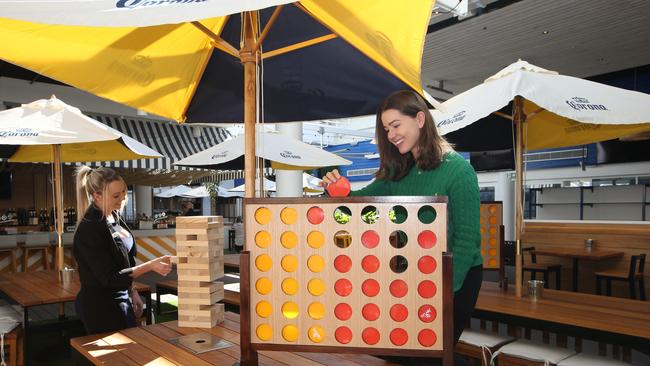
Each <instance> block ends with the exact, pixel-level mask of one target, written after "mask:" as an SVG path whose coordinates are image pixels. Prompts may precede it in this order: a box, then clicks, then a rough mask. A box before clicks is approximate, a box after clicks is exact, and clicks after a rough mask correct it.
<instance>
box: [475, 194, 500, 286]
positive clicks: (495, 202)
mask: <svg viewBox="0 0 650 366" xmlns="http://www.w3.org/2000/svg"><path fill="white" fill-rule="evenodd" d="M489 205H497V206H499V211H500V212H499V215H498V216H499V220H498V222H497V223H496V224H491V225H490V224H489V223H482V224H481V228H489V227H490V226H496V227H498V231H499V232H498V234H497V237H498V239H497V240H498V241H499V242H498V245H497V249H498V251H499V253H498V261H499V263H498V264H497V266H494V267H491V266H489V265H487V264H486V256H485V255H483V270H486V271H497V272H498V275H499V283H501V282H502V281H503V279H504V277H505V267H504V266H505V253H504V245H505V236H504V235H505V226H504V225H503V201H481V208H483V207H484V206H485V207H488V206H489ZM481 217H483V209H481ZM481 250H484V246H483V234H481Z"/></svg>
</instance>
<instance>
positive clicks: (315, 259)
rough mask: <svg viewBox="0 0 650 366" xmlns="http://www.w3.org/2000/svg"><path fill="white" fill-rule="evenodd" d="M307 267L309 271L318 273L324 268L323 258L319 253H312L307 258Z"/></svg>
mask: <svg viewBox="0 0 650 366" xmlns="http://www.w3.org/2000/svg"><path fill="white" fill-rule="evenodd" d="M307 267H308V268H309V270H310V271H312V272H314V273H318V272H320V271H322V270H323V268H325V260H324V259H323V257H321V256H320V255H312V256H310V257H309V259H307Z"/></svg>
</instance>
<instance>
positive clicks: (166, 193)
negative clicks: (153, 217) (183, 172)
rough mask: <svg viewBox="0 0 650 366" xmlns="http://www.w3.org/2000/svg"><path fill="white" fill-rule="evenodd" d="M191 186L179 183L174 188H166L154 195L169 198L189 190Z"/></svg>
mask: <svg viewBox="0 0 650 366" xmlns="http://www.w3.org/2000/svg"><path fill="white" fill-rule="evenodd" d="M191 190H192V187H188V186H186V185H183V184H181V185H179V186H176V187H174V188H171V189H168V190H166V191H163V192H160V193H158V194H155V195H154V196H156V197H160V198H170V197H175V196H180V195H181V194H183V193H185V192H187V191H191Z"/></svg>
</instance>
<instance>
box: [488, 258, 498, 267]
mask: <svg viewBox="0 0 650 366" xmlns="http://www.w3.org/2000/svg"><path fill="white" fill-rule="evenodd" d="M488 266H490V267H496V266H497V260H496V259H494V258H491V259H490V260H488Z"/></svg>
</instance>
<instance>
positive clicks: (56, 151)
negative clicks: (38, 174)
mask: <svg viewBox="0 0 650 366" xmlns="http://www.w3.org/2000/svg"><path fill="white" fill-rule="evenodd" d="M52 164H54V177H53V179H54V212H55V214H54V215H55V220H54V222H55V223H56V233H57V235H56V236H57V246H56V253H55V256H56V269H57V270H60V269H62V268H63V264H64V257H63V241H62V237H61V235H63V200H62V192H63V189H62V185H61V178H62V174H61V145H52Z"/></svg>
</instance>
